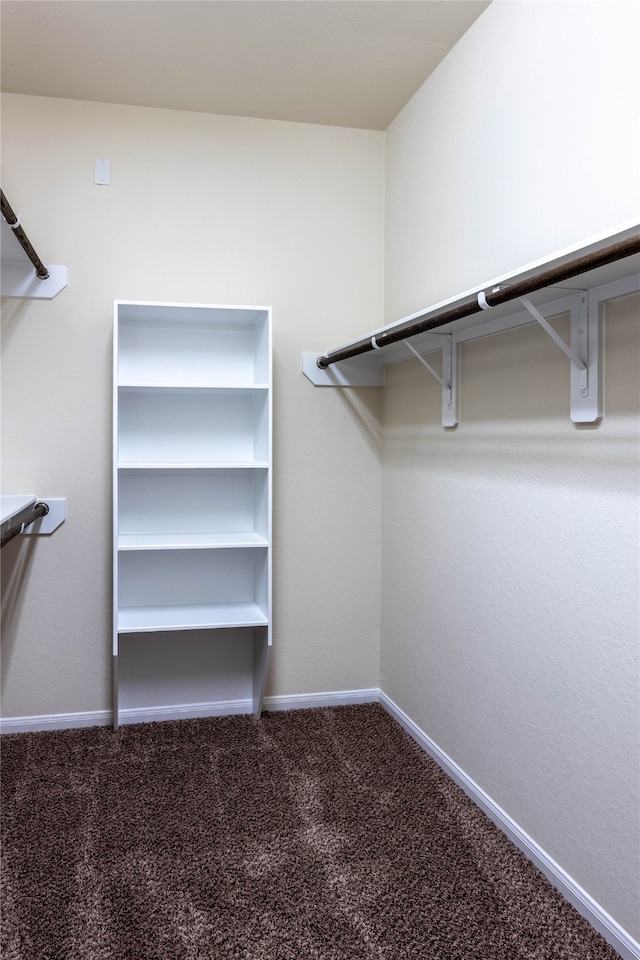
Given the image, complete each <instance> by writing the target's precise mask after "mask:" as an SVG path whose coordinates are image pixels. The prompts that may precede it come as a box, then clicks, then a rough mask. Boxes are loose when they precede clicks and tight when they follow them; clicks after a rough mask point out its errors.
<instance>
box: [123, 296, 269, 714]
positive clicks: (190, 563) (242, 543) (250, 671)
mask: <svg viewBox="0 0 640 960" xmlns="http://www.w3.org/2000/svg"><path fill="white" fill-rule="evenodd" d="M114 385H115V386H114V419H113V422H114V477H113V491H114V493H113V495H114V601H113V603H114V612H113V622H114V626H113V657H114V661H113V664H114V665H113V677H114V684H113V687H114V726H118V725H119V724H120V723H123V722H125V723H126V722H136V721H139V720H144V719H160V718H167V719H168V718H169V717H172V716H173V717H175V716H201V715H208V714H214V713H234V712H249V711H252V712H253V713H254V714H255V715H256V716H259V715H260V711H261V704H262V696H263V689H264V682H265V674H266V668H267V661H268V654H269V651H270V648H271V566H272V562H271V487H272V483H271V447H272V445H271V409H272V403H271V311H270V308H268V307H226V306H225V307H220V306H207V305H190V304H165V303H140V302H131V301H116V303H115V317H114Z"/></svg>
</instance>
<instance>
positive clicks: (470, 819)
mask: <svg viewBox="0 0 640 960" xmlns="http://www.w3.org/2000/svg"><path fill="white" fill-rule="evenodd" d="M1 749H2V778H1V781H2V818H3V822H2V828H3V866H2V874H1V879H2V894H3V923H2V941H1V942H2V948H3V952H2V957H3V958H4V960H45V958H46V960H67V958H69V960H71V958H73V960H178V958H179V960H232V958H233V960H405V958H411V960H524V958H526V960H556V958H557V960H614V958H616V957H618V954H617V953H616V952H615V951H614V950H612V949H611V948H610V947H609V946H608V945H607V944H606V943H605V941H604V940H603V939H602V938H601V937H600V936H599V935H598V934H597V933H596V932H595V931H594V930H592V928H591V927H590V926H589V925H588V924H587V923H586V922H585V921H584V920H583V919H582V918H581V917H580V916H579V915H578V914H577V913H576V912H575V911H574V910H573V908H572V907H571V906H569V904H568V903H567V902H566V901H565V900H563V899H562V897H561V896H560V895H559V894H558V893H557V892H556V891H555V890H554V889H553V887H552V886H551V885H550V884H549V883H548V882H547V881H546V880H545V879H544V878H543V877H542V875H541V874H540V873H539V872H538V871H537V870H536V868H535V867H533V866H532V865H531V864H530V863H529V862H528V861H527V860H526V859H525V858H524V857H523V856H522V855H521V854H520V853H519V852H518V851H517V850H516V848H515V847H513V846H512V845H511V844H510V842H509V841H508V840H507V839H506V838H505V837H504V836H503V835H502V834H501V833H500V832H499V831H498V830H496V828H495V827H494V826H493V825H492V824H491V822H490V821H489V820H488V819H487V818H486V817H485V816H484V814H483V813H482V812H481V811H480V810H479V809H478V808H477V807H475V806H474V805H473V804H472V803H471V801H470V800H469V799H468V798H467V797H466V796H465V795H464V794H463V793H462V792H461V791H460V790H459V789H458V787H457V786H456V785H455V784H454V783H453V782H452V781H451V780H450V779H449V778H448V777H447V776H446V775H445V774H444V773H442V771H441V770H440V769H439V768H438V767H437V765H436V764H435V763H434V762H433V761H432V760H431V759H430V758H429V757H428V756H426V755H425V754H424V753H423V752H422V750H421V749H420V748H419V747H418V746H417V745H416V744H415V743H414V742H413V741H412V740H411V739H410V738H409V736H408V735H407V734H406V733H405V732H404V731H403V730H402V729H401V728H400V727H399V726H398V725H397V724H396V723H395V722H394V721H393V720H392V719H391V718H390V717H389V716H388V715H387V714H386V713H385V712H384V711H383V710H382V708H380V707H379V706H377V705H365V706H352V707H338V708H332V709H317V710H299V711H292V712H290V713H271V714H265V715H263V718H262V720H261V721H256V720H254V719H253V718H251V717H248V716H242V717H218V718H212V719H206V720H183V721H177V722H170V723H161V724H141V725H136V726H128V727H124V728H121V729H120V730H119V731H118V732H114V731H112V730H110V729H108V728H105V727H93V728H89V729H80V730H67V731H59V732H51V733H35V734H14V735H9V736H5V737H3V738H2V741H1Z"/></svg>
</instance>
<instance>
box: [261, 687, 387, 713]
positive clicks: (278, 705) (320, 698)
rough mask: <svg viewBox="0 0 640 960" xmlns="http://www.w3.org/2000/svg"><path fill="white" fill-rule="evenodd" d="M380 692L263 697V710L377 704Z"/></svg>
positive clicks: (363, 691) (352, 691)
mask: <svg viewBox="0 0 640 960" xmlns="http://www.w3.org/2000/svg"><path fill="white" fill-rule="evenodd" d="M379 702H380V690H379V689H378V687H371V688H370V689H368V690H367V689H365V690H333V691H328V692H326V693H301V694H298V695H293V696H280V697H265V698H264V704H263V709H264V710H270V711H276V710H307V709H310V708H312V707H342V706H347V705H348V704H352V703H379Z"/></svg>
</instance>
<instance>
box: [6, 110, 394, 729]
mask: <svg viewBox="0 0 640 960" xmlns="http://www.w3.org/2000/svg"><path fill="white" fill-rule="evenodd" d="M2 126H3V138H2V147H3V158H2V159H3V179H2V185H3V189H4V191H5V193H6V194H7V197H8V198H9V201H10V202H11V203H12V205H13V207H14V209H15V210H16V212H18V213H19V214H20V215H21V217H22V223H23V225H24V227H25V229H26V231H27V233H28V234H29V236H30V238H31V239H32V241H33V243H34V245H35V247H36V249H37V250H38V252H39V253H40V255H41V256H42V258H43V259H44V260H45V262H49V263H61V264H66V265H67V266H68V267H69V276H70V280H69V286H68V288H67V289H65V290H64V291H63V292H62V293H60V294H59V295H58V297H56V299H55V300H53V301H49V302H36V301H31V302H22V301H17V300H16V301H11V300H6V301H4V302H3V318H2V335H3V336H2V361H3V429H2V440H3V463H2V486H3V492H4V493H14V492H15V493H20V492H26V493H32V492H33V493H35V494H37V495H39V496H47V495H48V496H65V497H67V508H68V519H67V521H66V523H65V524H64V526H63V527H61V528H60V529H59V530H58V531H57V532H56V533H55V534H54V535H53V536H51V537H50V538H42V537H39V538H35V537H30V538H19V540H16V541H14V542H13V543H12V544H10V545H9V546H8V547H5V549H4V550H3V553H2V560H3V568H4V578H5V579H4V602H3V615H4V623H3V635H2V656H3V671H2V694H3V706H2V709H3V715H4V716H30V715H43V714H58V713H66V712H76V711H78V712H79V711H94V710H102V709H106V708H108V707H109V705H110V687H109V684H110V629H111V627H110V620H111V605H110V604H111V600H110V596H111V559H110V554H111V527H110V522H111V520H110V517H111V499H110V498H111V490H110V486H111V482H110V476H111V474H110V470H111V467H110V458H111V340H112V315H113V300H114V299H132V300H136V299H139V300H165V301H184V302H192V303H229V304H256V305H264V304H269V305H271V306H272V307H273V318H274V379H275V388H274V395H275V398H274V420H275V438H274V443H275V451H274V452H275V485H274V500H275V504H274V509H275V530H274V565H275V570H274V574H275V575H274V608H275V609H274V620H275V629H274V653H273V658H272V668H271V675H270V680H269V684H268V689H267V693H268V694H298V693H306V692H310V691H311V692H313V691H324V690H343V689H347V690H349V689H353V688H369V687H375V686H377V683H378V676H379V575H380V554H379V549H380V529H379V528H380V514H381V511H380V459H379V423H380V421H379V403H380V397H379V391H373V392H371V391H370V392H368V393H367V392H362V393H359V392H357V391H354V392H351V393H350V395H349V397H348V398H345V397H344V396H341V395H339V394H338V393H334V392H333V391H324V396H323V397H322V403H319V402H317V401H318V397H317V393H316V394H314V390H313V388H312V387H311V385H310V384H309V383H308V381H307V380H306V379H305V378H304V377H303V376H302V374H301V373H300V354H301V352H302V351H303V350H318V351H320V350H325V349H327V348H328V347H330V346H331V345H332V344H333V343H334V342H337V341H340V340H342V339H343V338H344V337H345V335H355V334H357V333H358V332H359V331H360V330H361V329H362V328H364V327H366V326H367V325H368V324H369V323H371V322H372V320H374V321H375V322H378V323H380V322H381V321H382V313H381V311H382V297H383V294H382V276H383V212H384V211H383V196H384V189H383V173H384V171H383V163H384V136H383V134H381V133H376V132H367V131H354V130H347V129H338V128H330V127H321V126H311V125H308V126H307V125H303V124H289V123H275V122H270V121H261V120H248V119H238V118H230V117H217V116H208V115H200V114H190V113H179V112H173V111H169V110H166V111H165V110H151V109H138V108H132V107H122V106H113V105H107V104H91V103H84V102H69V101H66V102H65V101H61V100H53V99H41V98H34V97H22V96H14V95H8V96H6V97H4V98H3V115H2ZM95 157H108V158H110V160H111V174H112V184H111V186H108V187H106V186H103V187H99V186H96V185H94V183H93V165H94V158H95ZM336 530H338V531H339V534H336Z"/></svg>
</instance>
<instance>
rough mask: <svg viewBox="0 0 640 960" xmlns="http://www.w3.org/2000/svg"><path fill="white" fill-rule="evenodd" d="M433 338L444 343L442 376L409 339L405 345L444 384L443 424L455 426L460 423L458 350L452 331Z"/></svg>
mask: <svg viewBox="0 0 640 960" xmlns="http://www.w3.org/2000/svg"><path fill="white" fill-rule="evenodd" d="M432 339H433V340H436V339H437V340H438V341H440V342H441V343H442V376H440V375H439V374H437V373H436V371H435V370H434V369H433V367H432V366H431V364H430V363H428V362H427V361H426V360H425V358H424V357H423V356H422V354H421V353H419V352H418V351H417V350H416V349H415V347H413V346H412V345H411V344H410V343H409V341H408V340H405V341H404V345H405V347H407V349H408V350H410V351H411V353H412V354H413V355H414V357H415V358H416V360H419V361H420V363H421V364H422V365H423V367H426V368H427V370H428V371H429V373H430V374H431V375H432V376H434V377H435V378H436V380H437V381H438V383H439V384H440V385H441V386H442V426H443V427H455V426H457V424H458V413H457V406H458V404H457V399H458V351H457V348H456V346H455V344H454V342H453V336H452V334H450V333H443V334H437V335H436V336H434V337H433V338H432Z"/></svg>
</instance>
